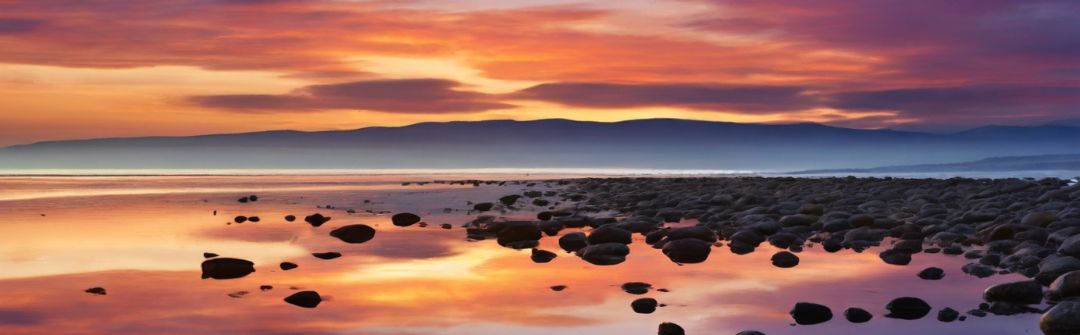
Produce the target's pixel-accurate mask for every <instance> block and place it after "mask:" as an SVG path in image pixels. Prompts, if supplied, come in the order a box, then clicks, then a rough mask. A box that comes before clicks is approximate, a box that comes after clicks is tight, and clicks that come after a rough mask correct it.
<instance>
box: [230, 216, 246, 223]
mask: <svg viewBox="0 0 1080 335" xmlns="http://www.w3.org/2000/svg"><path fill="white" fill-rule="evenodd" d="M247 219H248V218H247V217H246V216H243V215H237V216H236V217H235V218H233V222H236V223H244V222H247Z"/></svg>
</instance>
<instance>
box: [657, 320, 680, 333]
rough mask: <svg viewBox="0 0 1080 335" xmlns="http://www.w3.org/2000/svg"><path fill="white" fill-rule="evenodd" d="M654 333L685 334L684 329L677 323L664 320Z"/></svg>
mask: <svg viewBox="0 0 1080 335" xmlns="http://www.w3.org/2000/svg"><path fill="white" fill-rule="evenodd" d="M656 334H657V335H686V331H685V330H683V328H682V327H679V325H677V324H674V323H671V322H664V323H661V324H660V329H659V330H658V331H657V333H656Z"/></svg>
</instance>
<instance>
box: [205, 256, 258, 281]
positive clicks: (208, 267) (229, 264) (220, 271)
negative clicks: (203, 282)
mask: <svg viewBox="0 0 1080 335" xmlns="http://www.w3.org/2000/svg"><path fill="white" fill-rule="evenodd" d="M252 272H255V263H252V262H251V261H248V260H243V259H238V258H211V259H207V260H205V261H203V262H202V279H206V278H213V279H233V278H240V277H243V276H247V275H249V274H251V273H252Z"/></svg>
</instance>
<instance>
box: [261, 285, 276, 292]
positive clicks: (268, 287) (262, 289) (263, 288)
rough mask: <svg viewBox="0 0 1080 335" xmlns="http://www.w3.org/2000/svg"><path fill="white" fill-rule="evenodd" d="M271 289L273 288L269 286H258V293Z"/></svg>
mask: <svg viewBox="0 0 1080 335" xmlns="http://www.w3.org/2000/svg"><path fill="white" fill-rule="evenodd" d="M273 289H274V287H273V286H271V285H260V286H259V291H263V292H266V291H269V290H273Z"/></svg>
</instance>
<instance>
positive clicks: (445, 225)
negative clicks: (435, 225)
mask: <svg viewBox="0 0 1080 335" xmlns="http://www.w3.org/2000/svg"><path fill="white" fill-rule="evenodd" d="M439 228H442V229H447V230H449V229H453V228H454V226H451V225H450V224H449V223H444V224H441V225H439Z"/></svg>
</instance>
